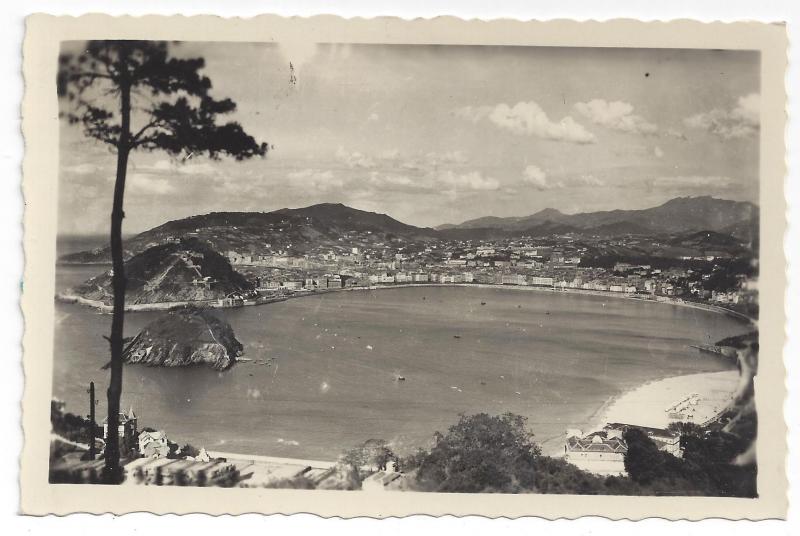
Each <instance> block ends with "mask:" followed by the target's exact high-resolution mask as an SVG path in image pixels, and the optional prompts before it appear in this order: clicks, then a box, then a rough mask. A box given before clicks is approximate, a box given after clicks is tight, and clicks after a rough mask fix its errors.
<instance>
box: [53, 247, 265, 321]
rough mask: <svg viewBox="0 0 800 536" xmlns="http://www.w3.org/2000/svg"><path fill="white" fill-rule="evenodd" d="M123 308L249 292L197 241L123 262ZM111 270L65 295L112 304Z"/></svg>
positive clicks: (223, 262) (225, 264)
mask: <svg viewBox="0 0 800 536" xmlns="http://www.w3.org/2000/svg"><path fill="white" fill-rule="evenodd" d="M125 275H126V277H127V278H128V284H127V288H126V292H125V301H126V303H127V304H131V305H134V304H146V303H161V302H176V301H196V300H215V299H219V298H224V297H225V296H227V295H229V294H231V293H233V292H246V291H248V290H251V289H252V284H251V283H249V282H248V281H247V280H246V279H245V278H244V276H242V275H241V274H240V273H238V272H236V271H235V270H234V269H233V268H232V267H231V265H230V263H229V262H228V259H226V258H225V257H223V256H222V255H220V254H219V253H217V252H216V251H214V250H213V249H212V248H211V247H210V246H209V245H208V244H206V243H205V242H203V241H201V240H198V239H191V238H190V239H184V240H181V241H180V242H178V243H167V244H161V245H158V246H154V247H151V248H148V249H146V250H145V251H143V252H141V253H138V254H136V255H134V256H133V257H131V258H130V259H129V260H128V261H126V262H125ZM111 276H112V273H111V270H109V271H107V272H105V273H103V274H101V275H99V276H97V277H93V278H91V279H89V280H88V281H86V282H85V283H82V284H80V285H78V286H77V287H75V288H73V289H70V290H69V291H67V292H66V293H65V294H67V295H72V296H80V297H82V298H86V299H88V300H93V301H99V302H102V303H104V304H106V305H111V304H112V303H113V296H114V293H113V288H112V286H111Z"/></svg>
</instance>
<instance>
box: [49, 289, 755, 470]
mask: <svg viewBox="0 0 800 536" xmlns="http://www.w3.org/2000/svg"><path fill="white" fill-rule="evenodd" d="M425 287H462V288H479V289H488V290H497V289H501V290H512V291H517V292H548V293H565V294H580V295H590V296H598V297H611V298H614V299H628V300H635V301H640V302H652V303H665V304H671V305H675V306H680V307H689V308H694V309H703V310H707V311H710V312H716V313H720V314H727V315H729V316H731V317H733V318H736V319H738V320H745V321H747V322H748V323H749V324H750V325H751V326H755V325H756V321H755V320H754V319H752V318H750V317H747V316H746V315H743V314H741V313H738V312H737V311H732V310H730V309H727V308H724V307H719V306H714V305H710V304H708V305H706V304H698V303H694V302H687V301H684V300H676V299H672V298H667V297H662V298H660V299H651V298H644V297H638V296H632V295H628V294H624V293H616V292H609V291H596V290H586V289H554V288H552V287H535V286H521V285H520V286H518V285H497V284H487V283H401V284H392V285H371V286H366V287H349V288H341V289H325V290H314V291H300V292H293V293H291V294H287V295H284V296H278V297H272V298H264V299H261V300H248V301H245V302H244V303H243V304H241V305H235V306H222V305H219V304H218V303H217V300H213V302H202V301H183V302H161V303H154V304H131V305H126V307H125V310H126V311H129V312H146V311H151V312H152V311H169V310H172V309H176V308H182V307H185V306H187V305H192V304H193V305H201V306H202V305H205V306H207V307H211V308H241V307H245V306H253V305H266V304H269V303H274V302H282V301H286V300H289V299H295V298H302V297H306V296H319V295H324V294H328V293H335V292H351V291H361V292H363V291H372V290H390V289H395V290H400V289H405V288H425ZM56 299H57V300H59V301H62V302H65V303H73V304H78V305H86V306H89V307H93V308H95V309H97V310H99V311H100V312H101V313H110V312H111V310H112V307H111V306H110V305H106V304H105V303H103V302H100V301H98V300H90V299H87V298H84V297H81V296H77V295H70V294H66V293H58V294H57V295H56ZM718 378H724V379H723V381H722V384H724V385H726V386H727V387H726V388H725V389H724V390H725V391H727V392H728V396H727V399H728V402H727V403H726V404H725V406H724V407H727V404H728V403H729V402H730V400H732V398H733V395H734V394H735V393H736V391H737V389H738V385H739V381H740V375H739V372H738V371H737V370H735V369H734V370H728V371H722V372H711V373H694V374H686V375H678V376H669V377H666V378H661V379H657V380H650V381H647V382H645V383H643V384H640V385H637V386H632V387H630V388H627V389H623V390H622V391H621V392H618V393H616V394H614V395H612V396H610V397H609V398H608V399H606V400H605V401H604V402H603V403H602V404H600V406H599V407H598V408H597V409H596V410H594V411H593V412H592V414H591V415H589V416H588V417H587V418H586V421H585V424H584V426H586V429H585V430H582V432H584V433H590V432H592V431H596V430H600V429H602V428H603V426H605V424H606V423H609V422H626V423H628V424H638V425H640V426H650V427H653V428H663V427H666V425H667V423H666V422H665V420H664V419H665V415H666V412H665V411H664V410H665V409H666V407H667V406H669V405H670V404H673V403H675V402H678V401H679V399H681V398H682V397H685V396H688V395H689V394H693V393H697V394H699V395H700V396H701V398H708V399H711V395H712V394H713V393H711V392H710V391H709V388H710V386H712V385H719V384H720V382H718V381H715V380H716V379H718ZM709 380H710V381H709ZM717 391H719V389H717ZM718 394H719V393H717V395H718ZM704 395H705V397H704ZM722 398H726V397H725V396H723V397H722ZM719 399H720V397H719V396H717V397H716V399H715V400H719ZM653 401H657V402H653ZM648 406H649V407H648ZM661 406H663V407H661ZM643 407H644V408H646V409H644V410H643V409H642V408H643ZM724 407H718V409H719V410H718V411H716V413H715V415H714V417H716V416H718V414H719V413H721V412H722V411H724ZM631 408H635V409H634V410H632V409H631ZM634 421H635V422H634ZM698 424H702V423H701V422H698ZM563 439H564V434H563V433H562V434H561V435H559V436H552V437H548V438H543V439H542V441H541V442H540V443H539V446H540V447H541V449H542V454H543V455H546V456H551V457H561V456H562V455H563ZM226 454H228V455H230V456H231V457H234V456H235V457H237V458H239V459H250V460H252V459H259V458H263V459H265V460H266V459H268V458H269V459H271V460H274V461H275V462H277V463H280V462H283V463H291V460H294V459H293V458H276V457H272V456H268V455H265V454H258V455H256V454H246V453H235V454H234V453H226ZM299 461H308V460H299ZM296 463H297V462H296ZM317 463H318V464H319V463H320V462H317ZM322 463H331V462H322Z"/></svg>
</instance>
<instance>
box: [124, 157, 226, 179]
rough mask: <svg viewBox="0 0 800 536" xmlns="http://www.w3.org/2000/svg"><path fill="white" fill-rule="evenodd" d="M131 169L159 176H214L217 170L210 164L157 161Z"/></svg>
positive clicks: (136, 165)
mask: <svg viewBox="0 0 800 536" xmlns="http://www.w3.org/2000/svg"><path fill="white" fill-rule="evenodd" d="M133 169H134V170H135V171H137V172H139V173H149V174H159V175H174V174H181V175H214V174H216V173H217V172H218V171H219V168H218V167H216V166H214V165H213V164H211V163H210V162H194V161H192V160H177V159H175V160H164V159H162V160H157V161H155V162H154V163H152V164H144V165H141V164H135V165H134V166H133Z"/></svg>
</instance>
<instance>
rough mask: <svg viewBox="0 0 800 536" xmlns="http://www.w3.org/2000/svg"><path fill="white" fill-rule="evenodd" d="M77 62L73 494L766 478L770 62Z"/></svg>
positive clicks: (129, 57)
mask: <svg viewBox="0 0 800 536" xmlns="http://www.w3.org/2000/svg"><path fill="white" fill-rule="evenodd" d="M51 60H52V62H54V63H55V64H57V67H56V68H55V71H56V80H54V83H53V84H52V86H51V89H52V94H51V95H50V98H51V99H53V101H54V102H56V103H57V110H58V119H57V121H56V120H55V119H53V121H52V123H51V124H52V126H53V129H56V130H57V133H54V135H55V134H57V140H58V141H57V148H56V150H57V154H52V155H51V157H52V158H53V159H54V161H56V162H57V164H56V169H57V176H54V177H52V179H48V180H50V182H51V184H52V185H53V188H54V189H55V190H56V191H57V193H54V194H53V195H54V196H55V199H56V207H57V210H56V212H55V213H54V214H52V217H53V218H54V222H55V230H56V233H55V237H54V243H53V249H54V251H55V257H54V262H53V265H54V266H53V268H52V270H53V272H51V273H52V274H53V276H54V277H53V279H54V281H53V282H51V283H50V284H52V285H53V287H52V288H53V293H52V296H51V300H52V305H50V306H49V307H52V308H53V320H52V332H47V333H39V334H38V335H37V337H41V338H49V339H52V348H53V352H52V356H51V358H52V368H51V369H48V372H51V373H52V377H51V378H48V381H51V384H50V385H51V386H52V388H51V392H50V393H49V402H50V430H49V433H48V434H47V435H43V436H41V437H44V438H47V440H48V441H49V457H48V458H47V459H41V460H37V461H36V462H35V463H37V464H40V465H42V466H43V465H46V466H47V485H48V486H51V487H59V486H70V485H85V486H91V485H95V486H105V487H107V486H123V487H126V488H130V487H131V486H151V487H156V488H157V487H168V486H171V487H176V486H184V487H199V488H247V489H254V488H255V489H259V490H276V491H277V490H305V491H308V492H309V493H311V492H313V491H316V490H338V491H341V493H342V494H347V493H349V494H350V495H348V496H349V497H352V498H348V499H346V500H347V501H355V502H358V501H360V500H362V498H363V497H375V494H376V493H391V494H393V495H391V496H392V497H395V496H397V497H399V496H402V495H404V494H406V493H416V494H425V495H424V496H423V499H424V497H430V498H429V499H424V500H431V501H435V497H436V496H438V495H439V494H453V493H457V494H494V496H506V495H509V496H510V495H523V494H535V495H537V496H539V495H542V496H543V495H548V496H549V495H559V496H564V495H569V496H574V497H573V498H572V499H571V500H572V501H576V502H578V503H579V502H580V501H582V500H583V498H584V497H589V496H628V497H630V496H633V497H637V498H638V497H686V498H700V497H717V498H738V499H752V500H756V499H758V498H759V497H760V496H762V494H763V493H764V489H763V487H761V488H760V486H759V472H760V469H761V463H760V462H762V461H763V459H764V455H765V454H766V455H768V453H767V452H765V451H764V450H763V449H765V448H770V447H769V445H770V443H765V442H764V441H765V437H764V435H763V430H764V429H763V428H760V426H759V423H760V420H761V417H762V416H763V410H762V407H760V405H759V403H757V402H758V396H759V389H761V390H770V389H771V386H770V385H767V384H765V383H763V382H762V383H759V379H760V378H759V365H760V363H759V362H760V361H763V360H764V359H772V360H773V361H776V360H779V359H780V355H777V356H765V355H763V352H761V353H760V352H759V349H760V347H761V346H762V344H760V334H759V333H760V329H759V328H760V325H761V324H760V319H762V318H763V316H762V313H764V312H765V308H774V309H776V310H777V309H778V308H780V307H782V306H781V305H780V303H775V302H772V303H769V304H765V303H764V302H763V301H762V300H760V294H761V293H760V287H761V285H760V283H761V282H762V281H763V280H764V279H765V278H766V277H767V274H765V273H764V271H763V269H762V262H761V253H760V252H761V244H762V242H764V241H768V240H772V239H773V238H771V237H769V236H767V235H765V236H762V230H763V225H762V221H763V220H762V216H763V215H764V212H765V210H768V209H765V208H764V200H763V197H762V195H763V194H762V192H763V188H762V186H763V181H764V180H765V179H764V177H762V170H763V167H762V165H761V164H762V160H763V155H762V143H761V142H762V140H763V138H762V136H763V132H762V104H763V100H764V97H763V94H762V86H763V84H764V81H763V76H762V73H763V70H762V67H763V65H762V61H763V58H762V52H761V51H760V50H756V49H734V48H730V49H725V48H712V47H708V48H691V47H686V48H683V47H660V48H659V47H644V46H642V47H636V46H629V47H627V46H626V47H621V46H617V47H605V46H592V47H589V46H536V45H501V44H492V43H487V44H426V43H416V42H410V43H396V42H386V43H380V42H363V43H362V42H358V43H348V42H336V41H324V40H320V41H317V40H315V37H314V36H313V35H307V36H306V39H305V40H299V39H298V40H293V41H287V42H281V41H279V40H278V41H273V40H268V41H262V42H255V41H225V40H219V39H215V40H149V39H148V40H143V39H128V38H125V39H105V38H103V39H81V40H77V39H65V40H62V41H60V42H59V43H58V54H57V57H53V58H51ZM778 134H780V133H778ZM781 314H782V313H781ZM48 359H50V356H48ZM776 363H777V361H776ZM779 374H781V375H782V372H779ZM780 377H781V378H782V376H780ZM778 387H779V388H780V389H783V385H782V384H781V385H780V386H778ZM43 401H44V398H43V399H42V400H40V401H38V403H42V402H43ZM774 440H775V445H776V447H775V448H778V449H781V450H778V451H776V452H783V450H782V449H785V445H783V443H782V442H783V441H784V438H782V437H775V438H774ZM779 442H780V444H778V443H779ZM757 443H758V446H759V448H758V449H757V448H756V446H757ZM76 489H83V488H76ZM109 489H110V488H109ZM225 493H232V492H229V491H227V490H220V491H219V492H218V495H216V497H221V498H223V499H221V500H224V497H225V495H224V494H225ZM312 496H313V495H312ZM385 500H386V501H392V500H394V499H389V498H387V499H385ZM498 500H499V499H498Z"/></svg>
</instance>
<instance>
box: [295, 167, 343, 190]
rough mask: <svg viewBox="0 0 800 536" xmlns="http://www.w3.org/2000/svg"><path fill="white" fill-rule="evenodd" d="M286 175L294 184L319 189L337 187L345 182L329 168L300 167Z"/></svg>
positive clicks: (333, 188) (340, 186)
mask: <svg viewBox="0 0 800 536" xmlns="http://www.w3.org/2000/svg"><path fill="white" fill-rule="evenodd" d="M286 176H287V177H288V178H289V180H290V181H291V182H292V183H293V184H294V185H297V186H300V187H302V188H313V189H315V190H319V191H329V190H335V189H339V188H342V187H344V184H345V181H344V180H342V179H341V178H339V177H337V176H336V175H334V173H333V171H331V170H319V169H310V168H308V169H300V170H297V171H292V172H290V173H288V174H287V175H286Z"/></svg>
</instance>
